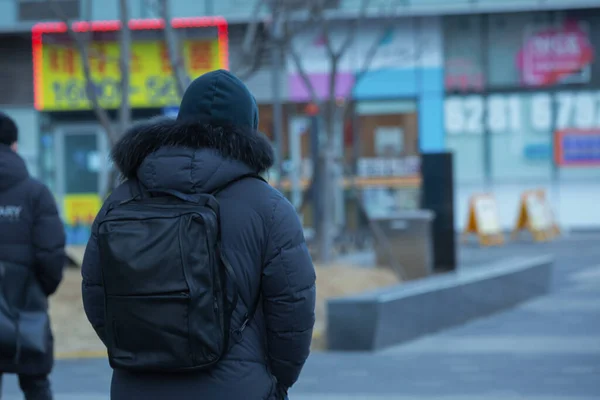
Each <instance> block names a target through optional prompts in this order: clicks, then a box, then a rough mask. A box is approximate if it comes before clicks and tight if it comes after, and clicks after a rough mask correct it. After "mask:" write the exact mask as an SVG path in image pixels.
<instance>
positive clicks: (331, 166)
mask: <svg viewBox="0 0 600 400" xmlns="http://www.w3.org/2000/svg"><path fill="white" fill-rule="evenodd" d="M283 4H285V2H284V3H283ZM401 5H402V4H401V2H400V1H392V3H391V4H390V10H386V12H385V14H386V15H387V17H386V19H385V23H384V24H383V26H382V27H381V28H380V29H381V30H380V33H379V34H378V35H376V38H375V40H374V41H373V42H372V43H371V44H370V46H369V47H368V48H367V51H366V53H365V55H364V59H363V62H362V64H361V68H360V69H359V70H358V72H357V73H356V74H355V79H354V83H353V85H354V86H353V87H352V88H350V90H349V91H348V93H347V96H351V95H352V92H353V90H354V87H355V86H356V85H357V84H358V83H359V82H360V81H361V80H362V78H363V77H364V76H365V75H366V73H367V72H368V71H369V70H370V68H371V64H372V62H373V59H374V58H375V56H376V55H377V52H378V50H379V47H380V43H381V41H382V39H383V38H384V36H385V35H387V34H388V33H389V30H390V29H392V27H393V24H394V23H395V22H396V21H397V20H396V17H397V13H396V7H398V6H401ZM325 6H326V1H325V0H311V1H309V2H308V5H307V7H308V10H307V13H306V14H307V19H305V20H301V21H297V20H294V19H290V18H287V19H288V24H287V30H286V32H287V35H286V42H285V45H286V51H287V54H288V55H289V56H290V58H291V60H292V61H293V64H294V66H295V68H296V71H297V72H298V74H299V76H300V78H301V79H302V81H303V83H304V86H305V88H306V90H307V91H308V94H309V95H310V98H311V101H312V103H313V104H315V105H317V107H318V110H319V113H320V117H321V118H322V120H323V122H324V124H323V125H324V128H325V135H323V137H324V138H325V142H324V143H319V148H320V149H321V152H320V154H319V157H318V160H313V163H314V164H316V165H317V168H315V170H316V171H318V174H319V178H320V179H318V180H315V177H316V174H313V179H312V180H311V182H310V184H309V188H308V190H306V191H305V192H304V199H303V204H304V203H305V201H306V200H308V198H309V196H310V194H311V193H313V192H314V191H315V190H317V191H318V192H319V196H318V199H319V204H313V207H314V209H320V211H321V212H320V213H319V216H320V218H319V220H318V221H319V226H317V227H315V228H316V233H317V235H316V236H317V244H318V257H319V259H320V260H321V261H324V262H328V261H330V260H331V258H332V256H333V254H332V249H333V240H334V235H335V232H334V231H335V226H334V225H335V224H334V219H333V216H334V215H335V212H334V211H335V209H334V207H335V202H334V201H333V199H334V196H335V191H336V190H339V185H340V181H341V178H342V171H343V170H344V168H343V164H344V160H343V156H342V154H341V153H343V149H342V148H340V142H341V141H342V138H343V127H344V121H345V120H346V118H347V117H348V115H349V113H350V110H351V108H350V103H351V101H350V100H351V99H348V98H340V97H339V96H338V93H337V92H338V90H337V87H336V85H337V80H336V77H337V75H338V72H339V70H340V62H341V60H342V59H343V57H345V56H346V55H347V53H348V50H349V49H350V48H351V47H352V46H353V45H354V43H355V41H356V35H357V33H358V32H359V29H360V28H361V26H362V25H363V23H364V21H365V19H366V17H367V12H368V10H369V8H370V6H371V1H370V0H361V3H360V8H359V12H358V15H357V17H356V18H354V19H353V20H352V21H350V22H348V23H337V27H338V28H341V32H340V29H338V30H337V31H335V32H334V30H333V27H334V23H333V21H332V20H331V19H330V18H329V14H328V12H327V10H326V7H325ZM271 12H272V13H284V14H287V15H292V13H290V12H289V10H285V7H284V6H282V3H279V8H274V7H272V8H271ZM295 15H297V13H295ZM273 18H275V17H273ZM284 18H285V17H284ZM295 27H296V28H298V27H300V29H307V30H308V29H310V30H316V31H318V32H320V34H321V36H322V40H323V42H324V43H323V44H324V47H325V50H326V57H327V61H328V64H329V70H328V74H327V75H328V88H327V91H326V95H325V96H324V98H320V97H319V96H318V94H317V90H316V88H315V87H314V86H313V83H312V81H311V79H310V76H309V75H308V73H307V72H306V69H305V66H304V63H303V60H302V56H301V49H297V48H295V46H294V44H293V38H294V36H295V35H296V34H297V33H298V32H299V31H298V30H294V28H295ZM334 34H341V35H340V38H339V39H340V40H338V41H337V43H336V41H335V40H333V37H334ZM316 182H319V183H320V184H319V185H318V187H317V184H316ZM353 195H354V198H355V200H356V203H357V204H358V206H359V211H360V212H361V214H362V215H363V216H365V217H366V218H367V220H368V221H369V226H370V229H371V231H372V233H373V235H374V236H375V237H376V239H377V240H379V241H380V242H382V243H383V244H384V248H387V249H388V250H389V246H385V242H386V239H385V236H384V235H382V233H381V232H380V230H379V229H377V226H376V225H375V224H374V223H373V222H372V221H371V220H370V219H369V218H368V214H367V212H366V209H365V207H364V205H363V203H362V199H361V198H360V196H358V195H357V193H356V191H353Z"/></svg>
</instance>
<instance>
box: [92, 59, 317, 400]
mask: <svg viewBox="0 0 600 400" xmlns="http://www.w3.org/2000/svg"><path fill="white" fill-rule="evenodd" d="M257 128H258V107H257V105H256V101H255V100H254V97H253V96H252V95H251V94H250V92H249V91H248V89H247V88H246V86H245V85H244V84H243V83H242V82H241V81H240V80H239V79H237V78H236V77H235V76H233V75H232V74H231V73H229V72H227V71H224V70H219V71H214V72H210V73H207V74H205V75H203V76H201V77H199V78H197V79H196V80H195V81H193V82H192V83H191V85H190V86H189V88H188V89H187V91H186V92H185V94H184V97H183V100H182V103H181V107H180V111H179V115H178V117H177V119H176V120H171V119H156V120H151V121H149V122H146V123H143V124H140V125H138V126H134V127H132V128H131V129H130V130H129V131H128V132H126V133H125V135H124V137H123V138H122V139H121V140H120V141H119V142H118V143H117V144H116V146H115V148H114V149H113V151H112V158H113V160H114V162H115V164H116V165H117V166H118V168H119V169H120V171H121V173H122V174H123V175H124V177H125V178H126V181H125V182H124V183H122V184H121V185H120V186H119V187H117V188H116V189H115V190H114V192H113V193H112V194H111V195H110V196H109V198H108V199H107V200H106V202H105V204H104V206H103V208H102V210H101V211H100V214H99V216H98V218H100V216H101V215H102V214H103V213H105V212H106V211H105V210H106V209H107V207H109V205H110V204H114V203H117V202H121V201H123V200H125V199H128V198H131V196H132V194H136V193H138V192H139V191H152V192H153V193H154V192H163V193H169V194H177V195H179V196H185V195H191V194H197V193H210V192H212V191H213V190H214V189H216V188H218V187H221V186H222V185H224V184H225V183H227V182H229V181H232V180H234V179H235V178H236V177H240V176H242V175H247V174H251V173H258V174H262V173H264V172H265V171H266V170H267V169H269V168H270V167H271V166H272V164H273V150H272V147H271V145H270V143H269V142H268V141H267V140H266V138H264V137H263V136H262V135H261V134H259V133H258V132H257ZM218 201H219V204H220V210H221V211H220V218H221V237H222V246H223V252H224V253H225V256H226V258H227V259H228V260H229V262H230V264H231V266H232V268H233V270H234V272H235V275H236V277H237V282H238V285H239V294H240V297H242V298H243V299H254V298H259V295H260V298H261V301H260V303H259V306H258V308H257V310H256V312H255V315H254V318H253V319H252V321H251V322H250V324H249V325H248V326H247V327H246V329H245V331H244V336H243V340H241V341H240V342H239V343H235V344H234V345H233V346H232V347H231V349H230V350H229V351H228V352H227V353H226V354H225V355H224V357H223V358H222V359H221V360H220V361H219V362H218V363H217V364H216V365H214V366H213V367H211V368H210V369H209V370H206V371H196V372H188V373H170V374H157V373H150V372H130V371H125V370H119V369H115V370H114V372H113V378H112V387H111V398H112V399H113V400H121V399H123V400H125V399H126V400H135V399H143V400H147V399H178V400H186V399H190V400H192V399H194V400H196V399H202V400H221V399H227V400H236V399H240V400H242V399H243V400H246V399H248V400H261V399H269V400H275V399H282V398H285V396H286V393H287V390H288V388H290V387H291V386H292V385H293V384H294V383H295V382H296V380H297V379H298V376H299V374H300V371H301V370H302V367H303V365H304V363H305V361H306V359H307V357H308V355H309V349H310V343H311V338H312V330H313V325H314V322H315V313H314V309H315V271H314V267H313V264H312V261H311V258H310V256H309V253H308V250H307V247H306V243H305V240H304V235H303V230H302V226H301V224H300V221H299V219H298V216H297V214H296V211H295V209H294V207H293V206H292V205H291V204H290V203H289V202H288V201H287V199H286V198H285V197H284V196H283V195H282V194H281V193H280V192H278V191H277V190H275V189H274V188H272V187H271V186H269V185H268V184H267V183H265V182H263V181H260V180H258V179H244V180H240V181H238V182H236V183H235V184H234V185H231V186H229V187H227V188H226V189H224V190H223V191H222V192H220V194H219V195H218ZM97 238H98V226H97V224H96V223H94V226H93V228H92V236H91V238H90V241H89V243H88V246H87V249H86V252H85V257H84V261H83V267H82V275H83V302H84V306H85V311H86V314H87V317H88V319H89V321H90V323H91V324H92V326H93V327H94V329H95V330H96V332H97V333H98V336H99V337H100V339H102V340H103V341H104V342H105V343H106V337H105V326H106V324H107V323H110V322H109V321H105V313H104V310H105V306H104V304H105V293H104V290H103V286H102V270H101V265H100V260H99V251H98V241H97V240H98V239H97ZM242 318H243V310H242V309H235V310H234V311H233V316H232V320H237V321H240V320H241V319H242Z"/></svg>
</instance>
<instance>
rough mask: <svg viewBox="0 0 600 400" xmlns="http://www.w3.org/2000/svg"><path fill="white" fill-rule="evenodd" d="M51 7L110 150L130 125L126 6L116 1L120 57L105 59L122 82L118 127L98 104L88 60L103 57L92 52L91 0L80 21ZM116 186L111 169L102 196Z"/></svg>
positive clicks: (53, 1) (54, 5)
mask: <svg viewBox="0 0 600 400" xmlns="http://www.w3.org/2000/svg"><path fill="white" fill-rule="evenodd" d="M46 1H47V2H48V3H49V4H50V5H51V7H52V10H53V11H54V13H55V14H56V16H57V17H58V18H59V19H60V20H61V21H62V22H63V23H64V24H65V26H66V29H67V34H68V35H69V37H70V38H71V40H72V41H73V43H74V45H75V48H76V49H77V51H78V52H79V55H80V58H81V65H82V69H83V75H84V79H85V92H86V95H87V97H88V100H89V101H90V104H91V107H92V110H93V111H94V114H95V115H96V118H97V119H98V122H99V123H100V125H101V126H102V128H103V129H104V131H105V132H106V136H107V138H108V141H109V143H110V145H111V147H112V146H113V145H114V144H115V143H116V142H117V141H118V140H119V139H120V138H121V136H122V135H123V133H124V132H125V130H126V129H127V128H128V126H129V125H130V124H131V105H130V102H129V86H130V76H131V73H130V60H131V30H130V28H129V4H128V1H127V0H119V20H120V22H121V27H120V28H121V29H120V31H119V57H118V60H114V59H111V58H109V59H105V60H103V61H105V62H117V63H118V65H119V69H120V73H121V79H120V82H119V85H118V87H119V92H120V104H119V109H118V121H117V127H115V124H114V123H113V120H112V119H111V117H110V114H109V113H108V111H107V110H106V109H104V108H103V107H102V105H101V103H100V99H99V96H98V91H97V86H96V83H95V82H94V81H93V79H92V70H91V60H92V59H94V58H95V57H105V56H104V55H97V54H95V52H94V51H93V49H92V46H91V45H92V42H93V33H92V30H91V24H90V22H91V19H92V18H91V10H92V0H85V1H86V3H85V5H84V9H85V11H86V13H87V15H86V16H85V17H84V19H83V21H79V22H72V21H70V20H69V18H68V17H67V16H66V14H65V13H64V11H63V9H62V8H61V5H60V2H58V1H56V0H46ZM116 183H117V172H116V171H115V170H114V169H113V170H111V171H109V176H108V180H107V187H106V188H104V189H103V191H102V193H101V196H102V197H105V196H106V195H107V194H108V193H110V191H111V190H112V189H113V187H114V186H115V184H116Z"/></svg>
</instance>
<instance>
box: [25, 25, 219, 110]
mask: <svg viewBox="0 0 600 400" xmlns="http://www.w3.org/2000/svg"><path fill="white" fill-rule="evenodd" d="M90 25H91V26H90ZM119 26H120V25H119V23H118V22H116V21H108V22H94V23H91V24H88V23H75V24H74V25H73V30H75V31H79V32H86V31H89V30H90V28H91V30H92V31H93V32H114V31H118V30H119V29H120V28H119ZM173 26H174V27H175V28H191V29H193V28H208V27H216V37H215V38H206V37H203V38H187V37H186V38H185V39H184V40H182V43H181V47H182V61H183V63H184V66H185V70H186V72H187V75H188V76H189V77H190V78H195V77H196V76H199V75H201V74H204V73H206V72H208V71H211V70H215V69H219V68H227V67H228V65H227V64H228V61H227V58H228V49H227V46H228V44H227V42H228V38H227V22H226V21H225V20H224V19H223V18H190V19H175V20H173ZM162 27H163V25H162V21H160V20H137V21H136V20H133V21H131V23H130V28H131V29H132V30H133V31H134V33H136V31H152V30H159V29H162ZM65 31H66V27H65V25H64V24H56V23H52V24H47V23H41V24H37V25H36V26H35V27H34V29H33V34H32V37H33V53H34V76H35V79H34V88H35V107H36V109H38V110H44V111H61V110H88V109H91V104H90V102H89V100H88V96H87V94H86V80H85V76H84V73H83V65H82V64H83V63H82V60H81V57H80V54H79V52H78V51H77V49H76V46H75V44H74V43H73V41H72V40H70V38H69V36H68V35H65V34H64V32H65ZM61 34H62V36H61ZM117 36H118V35H112V36H111V35H108V36H104V39H102V35H100V38H98V37H94V40H93V42H92V43H91V45H90V46H89V54H90V69H91V75H92V80H93V81H94V86H95V90H96V94H97V96H98V98H99V101H100V105H101V106H102V107H105V108H117V107H118V106H119V104H120V97H121V94H120V79H121V72H120V68H119V43H118V38H117ZM129 65H130V71H131V75H130V87H129V99H130V103H131V106H132V107H133V108H149V107H166V106H172V105H175V104H176V103H177V102H178V96H177V91H176V87H175V81H174V77H173V73H172V70H171V62H170V60H169V57H168V50H167V48H166V46H165V43H164V41H162V40H157V39H156V38H146V39H143V38H139V37H137V38H135V37H134V41H133V43H132V45H131V60H130V63H129Z"/></svg>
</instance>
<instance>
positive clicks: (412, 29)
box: [356, 17, 443, 70]
mask: <svg viewBox="0 0 600 400" xmlns="http://www.w3.org/2000/svg"><path fill="white" fill-rule="evenodd" d="M397 21H398V22H397V24H394V25H393V27H392V29H388V27H387V26H386V23H385V22H383V23H382V22H377V21H369V22H367V23H366V24H365V28H364V29H363V31H361V34H360V35H358V37H357V41H356V51H357V52H358V54H363V59H361V60H360V61H361V62H364V54H367V52H368V51H369V49H370V48H371V47H372V46H373V43H376V42H379V49H378V50H377V53H376V54H375V56H374V57H373V60H372V61H371V64H370V69H371V70H377V69H384V68H422V67H429V68H440V67H441V66H442V63H443V57H442V35H441V28H440V19H439V18H437V17H429V18H418V19H416V18H402V19H398V20H397ZM386 29H387V32H386ZM359 68H362V64H361V66H360V67H359Z"/></svg>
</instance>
